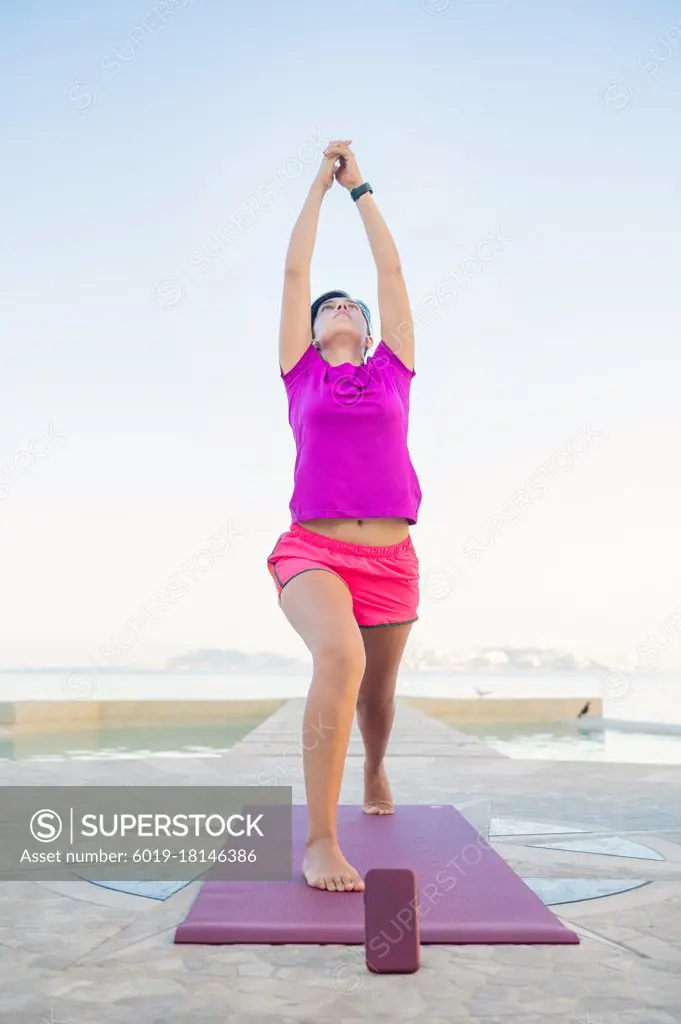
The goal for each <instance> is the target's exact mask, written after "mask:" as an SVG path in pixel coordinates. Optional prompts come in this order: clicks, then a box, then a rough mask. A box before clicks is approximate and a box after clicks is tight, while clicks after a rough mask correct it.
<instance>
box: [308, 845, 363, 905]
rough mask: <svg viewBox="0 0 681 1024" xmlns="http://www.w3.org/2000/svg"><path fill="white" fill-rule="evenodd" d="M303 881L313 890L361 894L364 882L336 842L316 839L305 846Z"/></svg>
mask: <svg viewBox="0 0 681 1024" xmlns="http://www.w3.org/2000/svg"><path fill="white" fill-rule="evenodd" d="M303 874H304V875H305V881H306V882H307V884H308V885H311V886H312V888H313V889H326V890H327V891H328V892H361V891H362V890H363V889H364V882H363V881H362V879H361V877H360V875H359V874H358V873H357V872H356V871H355V869H354V868H353V867H352V865H351V864H348V862H347V861H346V859H345V857H344V856H343V854H342V853H341V851H340V847H339V845H338V843H337V842H335V841H334V840H332V839H317V840H315V841H314V842H312V843H310V844H308V845H307V847H306V850H305V856H304V858H303Z"/></svg>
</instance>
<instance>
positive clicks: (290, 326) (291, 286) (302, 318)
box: [279, 147, 337, 373]
mask: <svg viewBox="0 0 681 1024" xmlns="http://www.w3.org/2000/svg"><path fill="white" fill-rule="evenodd" d="M327 152H328V153H329V154H330V155H329V156H325V157H324V159H323V160H322V163H321V167H320V168H319V172H318V174H317V177H316V178H315V180H314V181H313V182H312V185H311V187H310V191H309V192H308V195H307V199H306V200H305V203H304V205H303V208H302V210H301V211H300V216H299V217H298V220H297V221H296V223H295V226H294V228H293V231H292V232H291V240H290V242H289V246H288V251H287V253H286V264H285V267H284V294H283V297H282V303H281V320H280V323H279V366H280V368H281V370H282V373H288V371H289V370H291V369H293V367H294V366H295V365H296V363H297V362H298V360H299V359H300V357H301V356H302V355H303V353H304V352H305V351H306V350H307V349H308V348H309V346H310V345H311V344H312V329H311V325H310V306H311V305H312V296H311V290H310V266H311V264H312V254H313V252H314V245H315V240H316V237H317V225H318V223H319V211H320V209H321V206H322V201H323V199H324V196H325V195H326V193H327V192H328V190H329V189H330V188H331V186H332V184H333V180H334V178H333V170H334V166H335V164H336V160H337V156H336V155H335V154H334V153H333V150H332V149H331V147H329V149H327Z"/></svg>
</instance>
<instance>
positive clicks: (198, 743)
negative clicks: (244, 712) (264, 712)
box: [0, 718, 681, 765]
mask: <svg viewBox="0 0 681 1024" xmlns="http://www.w3.org/2000/svg"><path fill="white" fill-rule="evenodd" d="M257 724H258V722H257V721H255V720H254V719H253V718H249V719H246V720H232V721H230V722H229V723H225V724H220V725H210V724H201V725H198V724H196V725H192V724H181V725H166V726H130V727H125V728H117V729H113V728H112V729H106V730H101V731H99V732H68V733H66V732H65V733H54V734H50V733H47V734H23V735H19V736H15V737H12V736H9V737H7V736H6V737H5V738H0V760H3V761H55V760H56V761H64V760H69V761H78V760H81V761H92V760H112V759H113V760H116V759H119V760H120V759H130V758H139V757H176V758H182V757H184V758H193V757H219V756H221V755H222V754H224V753H225V752H227V751H228V750H230V749H231V748H232V747H233V746H234V744H235V743H238V741H239V740H240V739H242V738H243V737H244V736H245V735H246V734H247V733H249V732H250V731H251V730H252V729H254V728H255V726H256V725H257ZM456 728H458V729H459V730H460V731H462V732H467V733H470V734H472V735H474V736H477V737H478V738H479V739H481V740H482V741H483V742H484V743H487V744H489V746H490V747H492V748H493V749H494V750H498V751H499V752H500V753H502V754H505V755H506V756H507V757H512V758H520V759H523V758H525V759H532V760H544V761H585V760H587V761H609V762H613V763H621V764H671V765H676V764H681V735H679V736H664V735H652V734H650V735H649V734H646V733H630V732H618V731H617V730H615V729H607V728H606V729H604V730H603V731H593V730H586V729H584V730H581V729H579V727H578V726H575V725H563V724H561V723H555V724H551V725H539V726H531V725H472V724H466V725H457V726H456Z"/></svg>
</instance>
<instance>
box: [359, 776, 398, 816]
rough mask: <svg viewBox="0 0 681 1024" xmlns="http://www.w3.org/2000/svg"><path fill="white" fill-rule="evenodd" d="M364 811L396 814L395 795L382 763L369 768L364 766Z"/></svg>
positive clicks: (367, 812)
mask: <svg viewBox="0 0 681 1024" xmlns="http://www.w3.org/2000/svg"><path fill="white" fill-rule="evenodd" d="M364 812H365V813H366V814H394V813H395V807H394V805H393V796H392V793H391V792H390V785H389V783H388V776H387V775H386V773H385V768H384V767H383V765H382V764H381V765H380V767H379V768H377V769H372V770H369V769H368V768H367V766H366V765H365V766H364Z"/></svg>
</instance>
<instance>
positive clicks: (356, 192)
mask: <svg viewBox="0 0 681 1024" xmlns="http://www.w3.org/2000/svg"><path fill="white" fill-rule="evenodd" d="M365 192H371V194H372V195H373V193H374V190H373V189H372V187H371V185H370V184H369V182H368V181H365V182H364V184H362V185H356V186H355V187H354V188H353V189H350V195H351V196H352V198H353V199H354V200H355V202H357V200H358V199H359V197H360V196H363V195H364V193H365Z"/></svg>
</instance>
